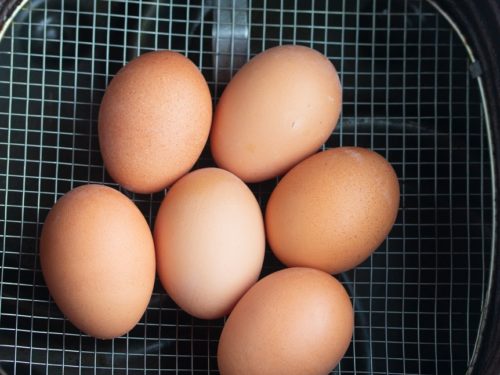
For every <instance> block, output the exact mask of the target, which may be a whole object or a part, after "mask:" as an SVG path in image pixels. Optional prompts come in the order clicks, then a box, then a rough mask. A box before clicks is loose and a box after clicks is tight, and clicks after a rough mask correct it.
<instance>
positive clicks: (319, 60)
mask: <svg viewBox="0 0 500 375" xmlns="http://www.w3.org/2000/svg"><path fill="white" fill-rule="evenodd" d="M341 106H342V88H341V86H340V81H339V77H338V75H337V71H336V70H335V67H334V66H333V65H332V63H331V62H330V61H329V60H328V59H327V58H326V57H325V56H323V55H322V54H321V53H319V52H317V51H315V50H313V49H311V48H308V47H304V46H290V45H287V46H280V47H275V48H271V49H268V50H266V51H264V52H262V53H260V54H259V55H257V56H255V57H254V58H253V59H251V60H250V61H249V62H248V63H247V64H246V65H244V66H243V67H242V68H241V70H240V71H239V72H238V73H237V74H236V75H235V76H234V78H233V79H232V80H231V82H229V84H228V86H227V87H226V89H225V90H224V92H223V94H222V96H221V98H220V100H219V103H218V104H217V107H216V110H215V114H214V122H213V125H212V133H211V136H210V143H211V150H212V154H213V156H214V159H215V161H216V163H217V165H219V166H220V167H221V168H224V169H227V170H229V171H231V172H233V173H234V174H236V175H237V176H239V177H240V178H241V179H242V180H243V181H247V182H257V181H263V180H266V179H269V178H272V177H275V176H278V175H281V174H283V173H285V172H286V171H287V170H288V169H290V168H291V167H293V166H294V165H295V164H297V163H298V162H300V161H301V160H303V159H304V158H306V157H307V156H309V155H311V154H312V153H313V152H315V151H316V150H318V148H319V147H320V146H321V145H322V144H323V143H324V142H325V141H326V140H327V138H328V137H329V136H330V134H331V133H332V131H333V129H334V128H335V126H336V124H337V120H338V118H339V114H340V110H341Z"/></svg>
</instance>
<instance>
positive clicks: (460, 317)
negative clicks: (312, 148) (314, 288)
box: [0, 0, 493, 375]
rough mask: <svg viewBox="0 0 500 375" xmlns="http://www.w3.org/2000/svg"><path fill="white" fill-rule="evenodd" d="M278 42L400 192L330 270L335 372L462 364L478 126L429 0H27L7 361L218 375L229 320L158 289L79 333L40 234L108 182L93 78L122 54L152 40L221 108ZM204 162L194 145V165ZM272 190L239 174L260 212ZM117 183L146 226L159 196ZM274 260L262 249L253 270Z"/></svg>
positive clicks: (480, 154)
mask: <svg viewBox="0 0 500 375" xmlns="http://www.w3.org/2000/svg"><path fill="white" fill-rule="evenodd" d="M233 20H234V22H233ZM288 43H293V44H303V45H307V46H310V47H313V48H315V49H317V50H318V51H320V52H322V53H324V54H325V55H327V56H328V57H329V58H330V59H331V61H332V62H333V63H334V64H335V66H336V67H337V69H338V71H339V74H340V77H341V81H342V85H343V90H344V91H343V95H344V104H343V112H342V116H341V119H340V121H339V124H338V126H337V128H336V130H335V131H334V132H333V134H332V136H331V137H330V138H329V140H328V141H327V142H326V144H325V146H324V147H325V148H331V147H336V146H339V145H358V146H363V147H369V148H371V149H374V150H375V151H377V152H379V153H380V154H382V155H383V156H385V157H386V158H387V159H388V160H389V161H390V162H391V163H392V165H393V166H394V168H395V170H396V172H397V174H398V177H399V181H400V186H401V208H400V210H399V214H398V218H397V222H396V224H395V226H394V228H393V230H392V232H391V233H390V235H389V237H388V239H387V240H386V241H385V242H384V243H383V245H382V246H381V247H380V248H379V249H378V250H377V251H376V252H375V254H374V255H373V256H372V257H371V258H369V259H368V260H367V261H366V262H364V263H363V264H362V265H361V266H359V267H358V268H356V269H355V270H352V271H349V272H346V273H344V274H342V275H340V277H339V278H340V279H341V281H342V282H343V284H344V285H345V286H346V288H347V289H348V291H349V293H350V295H351V297H352V301H353V304H354V307H355V320H356V327H355V331H354V337H353V341H352V345H351V346H350V348H349V350H348V352H347V354H346V356H345V358H344V359H343V360H342V361H341V363H340V364H339V366H338V367H337V368H336V369H335V370H334V371H333V373H334V374H391V375H393V374H403V373H404V374H429V375H449V374H465V373H466V370H467V367H468V363H469V360H470V359H471V356H472V354H473V352H474V348H475V344H476V339H477V336H478V327H479V323H480V319H481V311H482V305H483V302H484V298H485V294H486V290H487V287H488V273H489V264H490V255H491V244H492V232H491V225H492V220H493V218H492V210H493V209H492V207H493V193H492V188H491V168H490V163H491V161H490V156H489V155H490V150H489V148H488V144H489V143H488V138H487V127H486V126H487V125H486V121H485V112H484V108H483V105H482V102H481V96H480V91H479V87H478V82H477V79H476V76H475V70H474V69H471V64H470V60H469V57H468V55H467V52H466V49H465V47H464V45H463V44H462V42H461V40H460V38H459V37H458V35H457V34H456V32H455V31H453V30H452V28H451V27H450V25H449V24H448V22H447V21H446V20H445V19H444V18H443V17H442V16H441V15H440V14H439V13H438V12H437V11H436V9H434V8H433V7H432V6H431V5H430V4H428V3H426V2H421V1H411V0H410V1H394V0H393V1H391V0H377V1H368V0H358V1H347V0H338V1H318V0H316V1H313V2H312V3H311V2H299V1H274V0H267V1H266V0H253V1H252V0H251V1H248V2H247V1H238V0H235V1H221V2H217V1H210V2H205V3H202V2H201V1H199V0H198V1H197V0H193V1H190V2H188V5H186V4H185V2H180V1H171V2H158V3H156V2H155V3H153V2H140V1H128V2H123V3H122V2H104V1H102V2H96V3H95V5H94V4H92V2H84V1H71V2H60V1H55V0H49V1H46V2H45V1H39V0H34V1H32V2H31V3H29V4H28V5H26V6H25V8H23V9H22V10H21V11H20V12H19V13H18V15H17V16H16V18H15V19H14V22H13V23H12V25H11V26H10V28H9V29H8V30H7V31H6V33H5V36H4V39H3V40H2V42H1V43H0V192H1V194H0V200H1V202H2V204H1V205H0V217H1V220H2V221H1V224H2V225H0V228H1V229H0V231H1V233H2V237H1V241H2V245H1V251H0V367H1V368H3V370H4V371H6V372H7V373H8V374H11V373H12V374H14V373H18V374H22V373H33V374H42V373H43V374H54V373H62V372H64V373H77V372H79V371H81V372H83V373H87V372H88V373H108V372H109V370H118V372H125V370H128V371H129V372H130V373H136V372H137V373H157V372H158V370H163V371H164V373H178V374H193V373H197V374H198V373H199V374H202V373H204V374H208V373H216V372H217V363H216V350H217V340H218V337H219V334H220V332H221V329H222V326H223V323H224V321H223V320H222V319H220V320H215V321H203V320H199V319H195V318H192V317H190V316H189V315H187V314H186V313H184V312H183V311H181V310H180V309H179V308H177V307H176V305H175V304H174V303H173V302H172V300H171V299H170V298H169V297H168V296H167V295H166V293H165V292H164V290H163V289H162V287H161V285H160V284H159V283H158V282H157V283H156V285H155V289H154V294H153V297H152V299H151V302H150V304H149V307H148V310H147V311H146V313H145V315H144V317H143V318H142V320H141V321H140V323H139V324H138V325H137V326H136V327H135V328H134V329H133V330H132V331H131V332H130V333H129V334H128V335H126V336H123V337H120V338H118V339H115V340H111V341H101V340H96V339H93V338H91V337H88V336H86V335H83V334H81V333H80V332H79V331H78V330H77V329H76V328H75V327H74V326H73V325H72V324H71V323H69V322H68V321H67V320H65V319H64V317H63V316H62V314H61V312H60V311H59V310H58V308H57V306H56V305H55V304H54V303H53V301H52V300H51V299H50V296H49V293H48V290H47V288H46V286H45V284H44V281H43V277H42V274H41V271H40V267H39V261H38V237H39V234H40V230H41V227H42V224H43V221H44V219H45V217H46V215H47V213H48V211H49V209H50V207H51V206H52V205H53V203H54V202H55V201H56V200H57V199H58V198H59V197H61V196H62V195H63V194H64V193H66V192H67V191H69V190H70V189H71V188H73V187H76V186H78V185H82V184H86V183H89V182H97V183H105V184H107V185H110V186H114V187H117V188H119V187H118V186H117V185H116V184H114V183H113V181H112V180H111V179H110V177H109V176H108V175H107V174H106V172H105V170H104V168H103V164H102V159H101V156H100V154H99V145H98V139H97V131H96V129H97V114H98V110H99V103H100V101H101V98H102V95H103V93H104V90H105V88H106V85H107V83H108V82H109V81H110V79H111V78H112V77H113V75H114V74H115V73H116V72H117V71H118V70H119V68H120V67H121V66H123V65H124V64H125V63H126V62H127V61H129V60H131V59H132V58H133V57H135V56H137V55H139V54H141V53H144V52H146V51H150V50H155V49H173V50H176V51H179V52H182V53H184V54H186V55H187V56H188V57H189V58H190V59H192V60H193V61H194V62H195V63H196V64H197V65H198V66H199V67H200V69H201V70H202V72H203V74H204V75H205V77H206V78H207V80H208V82H209V86H210V89H211V92H212V94H213V95H214V98H215V100H214V102H215V103H216V102H217V97H218V96H219V95H220V93H221V92H222V90H223V89H224V86H225V84H226V83H227V81H228V80H229V78H230V76H231V74H232V73H234V72H235V71H236V70H237V68H238V67H239V66H241V64H243V63H244V62H245V61H247V60H248V58H250V57H252V56H254V55H255V54H257V53H259V52H261V51H262V50H264V49H267V48H270V47H272V46H276V45H280V44H288ZM472 68H474V66H472ZM211 165H214V163H213V161H212V159H211V157H210V152H209V150H208V149H207V150H205V152H204V154H203V156H202V158H201V159H200V161H199V162H198V163H197V165H196V167H197V168H198V167H202V166H211ZM275 185H276V180H272V181H268V182H264V183H260V184H253V185H251V188H252V190H253V191H254V193H255V194H256V196H257V198H258V200H259V203H260V204H261V206H262V208H264V207H265V204H266V201H267V199H268V197H269V194H270V192H271V191H272V189H273V187H274V186H275ZM122 191H123V192H124V193H126V194H127V195H128V196H130V197H131V198H132V199H133V200H134V201H135V202H136V204H137V205H138V206H139V208H140V209H141V211H142V212H143V213H144V215H145V216H146V218H147V219H148V221H149V223H150V224H152V223H153V221H154V218H155V214H156V212H157V209H158V207H159V203H160V202H161V200H162V198H163V196H164V193H163V192H162V193H158V194H153V195H137V194H132V193H129V192H126V191H124V190H122ZM282 267H283V266H282V265H281V264H280V263H279V262H278V261H277V260H276V259H275V258H273V256H272V254H271V253H270V252H269V251H267V253H266V261H265V266H264V270H263V275H265V274H268V273H270V272H272V271H274V270H277V269H280V268H282Z"/></svg>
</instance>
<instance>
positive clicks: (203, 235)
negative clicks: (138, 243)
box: [154, 168, 265, 319]
mask: <svg viewBox="0 0 500 375" xmlns="http://www.w3.org/2000/svg"><path fill="white" fill-rule="evenodd" d="M154 241H155V246H156V255H157V270H158V276H159V278H160V281H161V283H162V285H163V287H164V288H165V290H166V291H167V293H168V294H169V296H170V297H171V298H172V299H173V300H174V301H175V302H176V303H177V304H178V305H179V306H180V307H181V308H182V309H183V310H185V311H186V312H188V313H189V314H191V315H193V316H195V317H198V318H204V319H213V318H219V317H222V316H223V315H225V314H227V313H228V312H229V311H230V310H231V308H232V307H233V306H234V304H235V303H236V301H237V300H238V299H239V298H240V297H241V296H242V295H243V293H245V291H246V290H248V288H250V286H252V285H253V284H254V283H255V282H256V281H257V278H258V277H259V274H260V271H261V269H262V263H263V259H264V250H265V231H264V220H263V217H262V212H261V210H260V207H259V204H258V203H257V200H256V199H255V197H254V195H253V193H252V192H251V191H250V189H249V188H248V187H247V186H246V185H245V184H244V183H243V182H242V181H241V180H240V179H239V178H237V177H236V176H235V175H233V174H232V173H230V172H227V171H225V170H222V169H218V168H205V169H199V170H196V171H194V172H191V173H189V174H187V175H186V176H184V177H182V178H181V179H180V180H179V181H177V182H176V183H175V184H174V185H173V186H172V188H171V189H170V190H169V191H168V193H167V195H166V197H165V199H164V200H163V202H162V203H161V206H160V209H159V211H158V215H157V217H156V221H155V227H154Z"/></svg>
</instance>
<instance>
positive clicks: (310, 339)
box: [217, 268, 354, 375]
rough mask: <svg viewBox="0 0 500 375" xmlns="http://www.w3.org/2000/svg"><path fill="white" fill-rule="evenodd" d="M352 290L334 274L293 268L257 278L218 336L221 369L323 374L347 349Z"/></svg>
mask: <svg viewBox="0 0 500 375" xmlns="http://www.w3.org/2000/svg"><path fill="white" fill-rule="evenodd" d="M353 326H354V314H353V309H352V305H351V301H350V299H349V296H348V294H347V292H346V290H345V289H344V287H343V286H342V284H340V283H339V282H338V281H337V280H336V279H335V278H334V277H333V276H331V275H328V274H327V273H325V272H322V271H319V270H314V269H310V268H288V269H284V270H281V271H278V272H275V273H272V274H270V275H268V276H266V277H264V278H263V279H262V280H260V281H259V282H258V283H256V284H255V285H254V286H253V287H252V288H251V289H250V290H249V291H248V292H247V293H246V294H245V295H244V296H243V297H242V298H241V300H240V301H239V302H238V304H237V305H236V306H235V308H234V310H233V311H232V313H231V315H229V318H228V319H227V321H226V324H225V325H224V328H223V330H222V334H221V337H220V341H219V347H218V351H217V362H218V366H219V370H220V373H221V375H233V374H237V375H267V374H269V375H280V374H283V375H324V374H328V373H329V372H330V371H331V370H332V369H333V368H334V367H335V366H336V365H337V364H338V362H339V361H340V359H341V358H342V357H343V355H344V354H345V352H346V351H347V349H348V347H349V344H350V341H351V337H352V332H353Z"/></svg>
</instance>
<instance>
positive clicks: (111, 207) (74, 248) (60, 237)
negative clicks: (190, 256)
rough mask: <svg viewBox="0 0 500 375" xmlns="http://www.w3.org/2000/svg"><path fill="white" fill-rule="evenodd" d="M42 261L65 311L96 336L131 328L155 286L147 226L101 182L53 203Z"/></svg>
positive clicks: (131, 206) (53, 292) (54, 295)
mask: <svg viewBox="0 0 500 375" xmlns="http://www.w3.org/2000/svg"><path fill="white" fill-rule="evenodd" d="M40 263H41V267H42V272H43V276H44V279H45V282H46V284H47V286H48V288H49V292H50V294H51V295H52V298H53V299H54V301H55V302H56V304H57V306H58V307H59V308H60V310H61V311H62V312H63V314H64V315H65V316H66V317H67V318H68V319H69V320H70V321H71V322H72V323H73V324H74V325H75V326H76V327H78V328H79V329H80V330H82V331H83V332H85V333H87V334H88V335H91V336H95V337H97V338H101V339H110V338H114V337H118V336H121V335H123V334H125V333H127V332H128V331H130V330H131V329H132V328H133V327H134V326H135V325H136V324H137V322H138V321H139V320H140V318H141V316H142V315H143V313H144V311H145V310H146V307H147V305H148V303H149V300H150V298H151V293H152V291H153V284H154V280H155V255H154V243H153V238H152V235H151V231H150V229H149V226H148V224H147V222H146V220H145V219H144V217H143V216H142V214H141V212H140V211H139V209H138V208H137V207H136V206H135V205H134V203H133V202H132V201H131V200H129V199H128V198H127V197H126V196H125V195H123V194H121V193H120V192H118V191H117V190H114V189H112V188H110V187H106V186H101V185H84V186H80V187H77V188H76V189H73V190H71V191H70V192H68V193H67V194H65V195H64V196H63V197H62V198H61V199H59V200H58V201H57V203H56V204H55V205H54V206H53V207H52V209H51V210H50V212H49V214H48V216H47V218H46V220H45V223H44V225H43V229H42V235H41V238H40Z"/></svg>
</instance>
